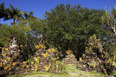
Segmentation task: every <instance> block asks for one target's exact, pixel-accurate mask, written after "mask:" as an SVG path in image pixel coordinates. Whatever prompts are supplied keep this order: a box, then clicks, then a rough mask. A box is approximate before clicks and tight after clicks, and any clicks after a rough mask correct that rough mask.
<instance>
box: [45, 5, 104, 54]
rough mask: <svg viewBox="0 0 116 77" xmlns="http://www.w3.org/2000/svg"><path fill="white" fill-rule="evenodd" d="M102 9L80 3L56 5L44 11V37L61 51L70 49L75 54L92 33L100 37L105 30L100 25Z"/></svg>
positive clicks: (81, 49) (79, 51)
mask: <svg viewBox="0 0 116 77" xmlns="http://www.w3.org/2000/svg"><path fill="white" fill-rule="evenodd" d="M104 14H105V12H104V11H103V10H96V9H88V8H83V7H81V6H80V5H77V6H74V7H73V6H71V5H70V4H68V5H66V6H65V5H64V4H60V5H57V6H56V8H55V9H51V12H46V13H45V20H46V27H45V30H46V32H44V39H45V40H46V43H47V44H48V45H49V44H50V45H53V46H55V47H57V48H58V49H59V51H62V53H63V54H65V53H64V51H66V50H68V48H69V49H71V50H73V51H74V53H75V55H76V56H80V53H83V52H84V50H85V42H86V40H87V39H88V38H89V37H90V36H91V35H93V34H96V35H97V37H99V38H101V37H103V36H104V35H105V30H104V29H103V28H102V27H101V25H102V22H101V17H102V15H104Z"/></svg>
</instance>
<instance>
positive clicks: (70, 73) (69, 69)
mask: <svg viewBox="0 0 116 77" xmlns="http://www.w3.org/2000/svg"><path fill="white" fill-rule="evenodd" d="M66 73H67V74H52V73H49V72H33V73H29V74H22V75H13V76H11V77H39V76H40V77H83V76H85V77H96V76H98V77H104V75H103V74H101V73H96V72H88V71H81V70H78V69H76V66H75V65H66ZM115 73H116V71H115V72H114V74H115Z"/></svg>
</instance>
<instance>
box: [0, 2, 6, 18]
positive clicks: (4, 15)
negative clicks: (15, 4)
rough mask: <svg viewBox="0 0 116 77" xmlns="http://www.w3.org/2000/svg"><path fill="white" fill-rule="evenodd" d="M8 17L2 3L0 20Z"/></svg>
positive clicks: (0, 5)
mask: <svg viewBox="0 0 116 77" xmlns="http://www.w3.org/2000/svg"><path fill="white" fill-rule="evenodd" d="M7 17H8V14H7V12H6V9H5V6H4V3H1V4H0V18H4V20H5V19H6V18H7Z"/></svg>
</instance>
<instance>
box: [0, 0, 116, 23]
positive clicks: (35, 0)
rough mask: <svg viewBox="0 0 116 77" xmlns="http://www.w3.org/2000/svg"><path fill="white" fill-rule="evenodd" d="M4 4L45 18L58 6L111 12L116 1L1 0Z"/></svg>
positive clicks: (0, 20)
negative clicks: (76, 6) (70, 5)
mask: <svg viewBox="0 0 116 77" xmlns="http://www.w3.org/2000/svg"><path fill="white" fill-rule="evenodd" d="M1 3H4V4H5V7H6V8H8V7H10V4H12V5H13V6H14V7H18V9H19V10H22V11H26V12H30V11H33V12H34V16H36V17H38V18H43V17H44V14H45V11H49V12H50V10H51V9H54V8H55V7H56V5H57V4H61V3H63V4H72V5H78V4H80V5H81V6H82V7H87V8H90V9H92V8H93V9H104V10H110V9H111V8H113V7H114V6H115V5H116V0H0V4H1ZM0 22H1V23H2V24H3V23H8V24H10V22H12V20H9V21H2V19H0Z"/></svg>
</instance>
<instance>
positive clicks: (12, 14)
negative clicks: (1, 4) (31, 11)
mask: <svg viewBox="0 0 116 77" xmlns="http://www.w3.org/2000/svg"><path fill="white" fill-rule="evenodd" d="M6 11H7V13H8V17H7V18H6V19H5V20H8V19H13V24H15V21H18V20H19V18H20V17H22V14H23V13H21V10H18V9H17V7H16V8H15V7H14V6H13V5H11V4H10V9H9V8H7V9H6Z"/></svg>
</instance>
